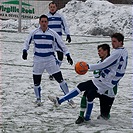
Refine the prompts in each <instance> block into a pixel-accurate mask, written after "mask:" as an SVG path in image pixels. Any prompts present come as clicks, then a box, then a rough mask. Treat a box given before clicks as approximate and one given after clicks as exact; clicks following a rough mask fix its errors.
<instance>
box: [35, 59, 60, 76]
mask: <svg viewBox="0 0 133 133" xmlns="http://www.w3.org/2000/svg"><path fill="white" fill-rule="evenodd" d="M45 69H46V71H47V72H48V74H49V75H52V74H55V73H57V72H60V67H59V64H58V63H57V61H56V59H52V60H50V61H40V60H39V61H37V60H36V61H34V65H33V74H35V75H42V73H43V72H44V70H45Z"/></svg>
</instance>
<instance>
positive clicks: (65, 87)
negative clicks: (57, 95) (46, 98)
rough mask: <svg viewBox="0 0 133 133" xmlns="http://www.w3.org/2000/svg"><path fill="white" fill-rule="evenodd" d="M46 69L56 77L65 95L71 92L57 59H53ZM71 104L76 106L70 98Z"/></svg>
mask: <svg viewBox="0 0 133 133" xmlns="http://www.w3.org/2000/svg"><path fill="white" fill-rule="evenodd" d="M46 71H47V72H48V73H49V74H50V75H52V76H53V77H54V79H55V80H56V81H57V82H58V83H59V85H60V88H61V90H62V91H63V93H64V95H65V94H67V93H68V92H69V89H68V85H67V83H66V82H65V80H64V79H63V76H62V73H61V71H60V67H59V65H58V63H57V62H56V60H55V61H51V64H50V65H49V67H46ZM68 102H69V104H70V105H71V106H72V107H75V106H76V105H75V103H74V102H73V101H72V100H71V99H70V100H68Z"/></svg>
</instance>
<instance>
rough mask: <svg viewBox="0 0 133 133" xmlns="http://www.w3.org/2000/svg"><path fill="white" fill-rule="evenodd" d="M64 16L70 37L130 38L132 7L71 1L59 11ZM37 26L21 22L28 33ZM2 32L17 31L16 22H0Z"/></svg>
mask: <svg viewBox="0 0 133 133" xmlns="http://www.w3.org/2000/svg"><path fill="white" fill-rule="evenodd" d="M59 12H60V13H61V14H63V15H64V16H65V18H66V19H67V22H68V24H69V27H70V31H71V34H72V35H104V36H109V35H111V34H112V33H114V32H121V33H123V34H124V35H125V36H126V37H131V36H132V27H133V23H132V20H133V15H132V5H121V6H120V5H114V4H112V3H109V2H108V1H106V0H87V1H86V2H82V1H76V0H72V1H70V2H68V4H67V5H66V6H65V7H64V8H63V9H60V10H59ZM37 26H38V20H29V22H25V20H23V22H22V29H23V30H24V31H30V30H31V29H33V28H35V27H37ZM0 27H1V29H2V30H7V29H12V28H13V29H14V30H17V27H18V21H17V20H16V21H15V20H7V21H0Z"/></svg>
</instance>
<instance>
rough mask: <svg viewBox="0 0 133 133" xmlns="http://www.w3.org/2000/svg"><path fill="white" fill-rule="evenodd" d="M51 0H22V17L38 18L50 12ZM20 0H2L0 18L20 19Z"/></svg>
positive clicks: (0, 2)
mask: <svg viewBox="0 0 133 133" xmlns="http://www.w3.org/2000/svg"><path fill="white" fill-rule="evenodd" d="M50 2H51V1H35V0H22V10H21V11H22V15H21V18H22V19H37V18H39V16H40V15H41V14H46V13H47V12H48V5H49V3H50ZM18 17H19V0H0V19H18Z"/></svg>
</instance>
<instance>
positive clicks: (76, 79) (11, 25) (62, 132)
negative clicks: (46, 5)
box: [0, 0, 133, 133]
mask: <svg viewBox="0 0 133 133" xmlns="http://www.w3.org/2000/svg"><path fill="white" fill-rule="evenodd" d="M60 12H61V13H63V14H64V16H65V17H66V18H67V21H68V23H69V26H70V32H71V35H72V36H71V37H72V42H71V43H70V44H67V46H68V48H69V50H70V52H71V55H72V58H73V60H74V63H76V62H77V61H81V60H84V61H86V62H88V63H96V62H97V61H98V60H99V57H98V54H97V45H99V44H102V43H108V44H110V46H111V39H110V37H107V36H106V37H105V36H102V35H109V34H111V33H112V32H114V31H115V32H121V33H123V34H124V35H125V37H126V39H125V43H124V46H125V47H126V48H127V50H128V53H129V60H128V66H127V70H126V74H125V76H124V77H123V79H122V80H121V81H120V85H119V89H118V94H117V96H116V99H115V102H114V104H113V107H112V110H111V118H110V120H108V121H104V120H97V116H98V115H99V101H98V99H95V100H94V108H93V112H92V117H91V122H89V123H85V124H83V125H76V124H75V120H76V119H77V118H78V115H79V111H80V98H81V96H82V94H81V95H78V96H77V97H75V98H74V101H75V103H76V104H77V107H76V108H74V109H72V108H71V107H70V106H69V105H68V104H67V102H65V103H63V104H62V105H61V106H60V107H58V108H55V107H54V106H53V104H52V103H51V102H50V101H49V100H48V95H57V96H62V95H63V93H62V92H61V90H60V88H59V86H58V83H56V81H50V80H49V78H48V76H49V75H48V74H47V73H46V72H44V74H43V77H42V83H41V85H42V100H43V106H41V107H35V105H34V103H33V102H34V101H35V95H34V90H33V80H32V65H33V64H32V58H33V57H32V56H33V52H32V48H33V46H32V45H31V48H30V51H29V54H28V60H27V61H24V60H22V58H21V56H22V45H23V42H24V40H25V38H26V37H27V35H28V33H27V32H28V31H30V30H31V29H33V28H35V27H36V26H37V25H38V20H31V21H30V22H27V23H26V24H25V25H22V28H23V30H22V31H23V32H22V33H17V32H16V33H14V32H12V33H11V32H0V133H18V132H19V133H125V132H127V133H132V132H133V113H132V112H133V94H132V92H133V39H132V19H133V15H132V6H127V5H125V6H124V5H123V6H122V7H117V6H116V5H113V4H111V3H109V2H107V1H103V0H102V1H100V0H87V1H86V2H79V1H76V0H72V1H71V2H69V3H68V4H67V5H66V7H65V8H63V9H62V10H60ZM23 24H24V23H23ZM28 24H30V25H28ZM17 28H18V23H17V21H14V20H8V21H2V20H0V30H5V31H17ZM24 31H25V32H24ZM94 33H97V34H98V35H100V36H90V34H94ZM63 39H64V41H65V37H64V36H63ZM61 71H62V73H63V76H64V79H65V80H66V81H67V83H68V86H69V88H70V90H72V89H73V88H74V87H75V86H76V85H77V84H78V83H80V82H82V81H86V80H88V79H92V78H93V75H92V72H88V73H87V74H86V75H83V76H79V75H77V74H76V73H75V71H74V65H73V66H70V65H69V64H68V63H67V61H66V58H64V61H63V64H62V66H61Z"/></svg>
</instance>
